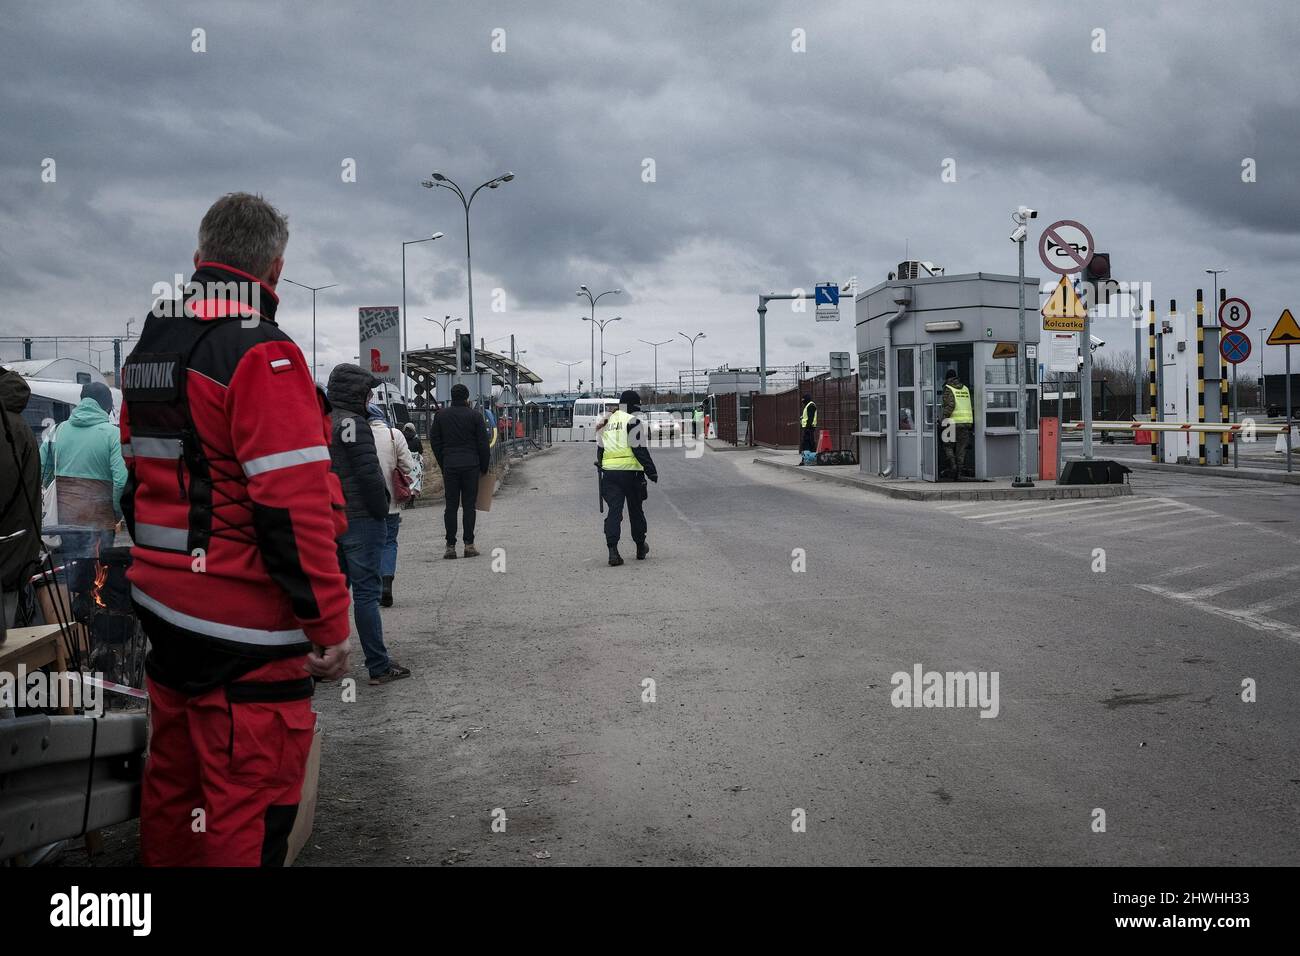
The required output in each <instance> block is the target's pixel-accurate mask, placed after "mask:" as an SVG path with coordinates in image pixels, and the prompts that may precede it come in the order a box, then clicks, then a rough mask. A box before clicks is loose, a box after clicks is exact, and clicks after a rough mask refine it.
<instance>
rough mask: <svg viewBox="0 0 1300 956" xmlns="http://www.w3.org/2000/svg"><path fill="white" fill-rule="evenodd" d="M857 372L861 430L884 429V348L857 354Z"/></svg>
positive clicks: (876, 430) (873, 430) (879, 430)
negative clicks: (859, 379) (859, 383)
mask: <svg viewBox="0 0 1300 956" xmlns="http://www.w3.org/2000/svg"><path fill="white" fill-rule="evenodd" d="M858 373H859V375H860V376H861V379H862V386H861V389H860V393H859V402H860V406H859V417H860V420H861V426H862V431H864V432H883V431H884V430H885V406H886V402H885V350H884V349H883V348H880V349H872V350H871V351H870V352H861V353H859V354H858Z"/></svg>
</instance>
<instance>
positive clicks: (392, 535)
mask: <svg viewBox="0 0 1300 956" xmlns="http://www.w3.org/2000/svg"><path fill="white" fill-rule="evenodd" d="M400 530H402V516H401V515H400V514H395V515H394V514H390V515H389V516H388V521H387V522H385V535H386V536H385V538H384V553H383V554H382V555H381V556H380V558H379V573H380V575H381V576H382V577H385V578H391V577H393V576H395V575H396V574H397V532H399V531H400Z"/></svg>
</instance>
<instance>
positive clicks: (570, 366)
mask: <svg viewBox="0 0 1300 956" xmlns="http://www.w3.org/2000/svg"><path fill="white" fill-rule="evenodd" d="M555 364H556V365H563V366H564V367H565V369H566V370H567V373H568V378H569V385H568V387H567V388H566V389H565V390H564V394H566V395H567V394H569V392H571V391H573V366H575V365H581V364H582V360H581V359H579V360H578V361H576V362H556V363H555ZM579 381H581V379H579Z"/></svg>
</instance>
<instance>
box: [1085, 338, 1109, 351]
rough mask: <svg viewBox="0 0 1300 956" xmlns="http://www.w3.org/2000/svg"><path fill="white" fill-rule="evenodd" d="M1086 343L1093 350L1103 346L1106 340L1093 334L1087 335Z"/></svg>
mask: <svg viewBox="0 0 1300 956" xmlns="http://www.w3.org/2000/svg"><path fill="white" fill-rule="evenodd" d="M1088 344H1089V346H1091V347H1092V349H1093V350H1094V351H1096V350H1097V349H1099V348H1101V347H1103V346H1104V345H1105V344H1106V340H1105V339H1102V338H1098V337H1097V336H1095V335H1089V336H1088Z"/></svg>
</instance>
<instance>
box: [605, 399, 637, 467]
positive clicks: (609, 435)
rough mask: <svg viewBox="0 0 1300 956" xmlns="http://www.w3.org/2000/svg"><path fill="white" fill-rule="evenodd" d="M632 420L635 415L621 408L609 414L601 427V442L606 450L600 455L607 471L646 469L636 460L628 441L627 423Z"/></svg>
mask: <svg viewBox="0 0 1300 956" xmlns="http://www.w3.org/2000/svg"><path fill="white" fill-rule="evenodd" d="M632 420H633V416H631V415H629V414H628V413H627V412H625V411H623V410H622V409H619V410H617V411H616V412H614V413H613V414H612V415H610V416H609V421H607V422H606V423H605V427H604V428H602V429H601V431H600V444H601V448H603V449H604V451H603V452H602V453H601V456H600V467H601V468H603V469H604V470H605V471H644V470H645V469H644V468H642V467H641V462H639V461H637V460H636V455H635V454H634V453H633V451H632V445H631V444H630V442H629V441H628V433H627V424H628V422H630V421H632Z"/></svg>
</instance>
